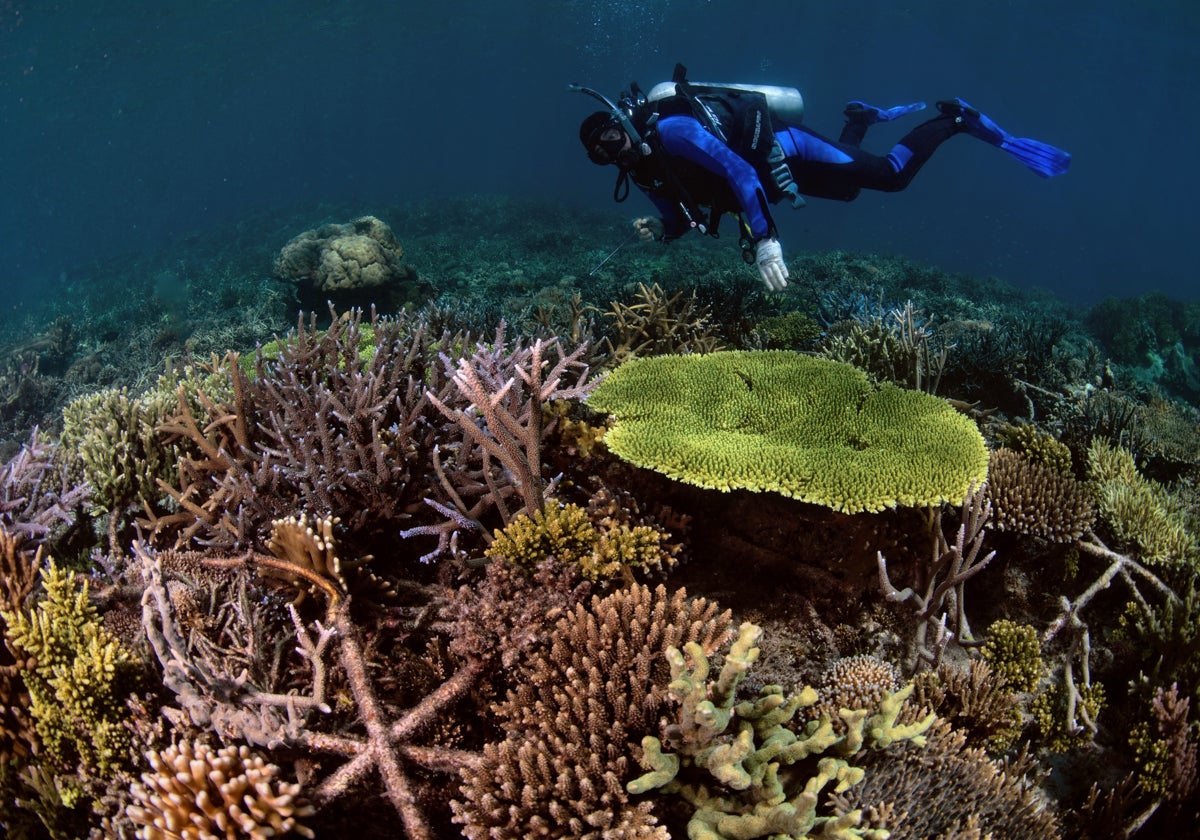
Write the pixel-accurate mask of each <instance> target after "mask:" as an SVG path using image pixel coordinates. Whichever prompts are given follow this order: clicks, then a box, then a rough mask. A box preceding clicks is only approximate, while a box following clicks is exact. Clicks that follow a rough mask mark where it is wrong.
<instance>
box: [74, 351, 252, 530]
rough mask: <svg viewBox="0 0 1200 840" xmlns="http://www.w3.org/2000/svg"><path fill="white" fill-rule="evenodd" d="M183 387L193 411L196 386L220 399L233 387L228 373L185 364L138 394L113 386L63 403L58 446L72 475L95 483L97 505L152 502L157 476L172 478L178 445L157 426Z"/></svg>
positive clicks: (157, 492)
mask: <svg viewBox="0 0 1200 840" xmlns="http://www.w3.org/2000/svg"><path fill="white" fill-rule="evenodd" d="M180 388H182V389H183V391H184V395H185V399H187V401H188V403H189V404H190V405H191V406H192V408H193V410H194V411H198V409H199V398H198V397H197V392H198V391H200V390H203V391H204V393H205V394H206V395H207V396H208V397H209V398H210V399H220V398H223V397H224V396H225V395H226V394H227V393H228V392H229V390H230V386H229V384H228V377H227V375H225V373H223V372H221V371H218V372H216V373H210V372H205V371H202V370H199V369H197V368H193V367H187V368H184V369H183V370H182V371H181V372H180V373H179V374H178V375H174V374H164V375H162V376H160V377H159V378H158V381H157V382H156V383H155V385H154V387H152V388H150V389H149V390H147V391H146V392H145V393H144V394H142V395H140V396H136V397H135V396H132V395H130V393H129V391H128V389H125V388H121V389H115V388H110V389H107V390H104V391H98V392H96V393H92V394H85V395H83V396H80V397H77V398H75V399H74V400H72V401H71V402H70V403H68V404H67V405H66V406H65V407H64V408H63V412H62V415H63V431H62V435H61V437H60V448H61V450H62V451H64V452H67V453H70V455H69V457H70V459H71V460H70V461H69V462H68V470H69V472H70V474H71V476H72V478H73V479H74V480H77V481H86V482H87V483H88V484H90V485H91V487H92V500H93V502H94V504H95V505H96V507H97V508H99V509H100V510H104V511H116V510H117V509H119V508H121V507H123V506H126V505H129V504H131V503H136V502H139V500H145V501H148V502H153V500H154V499H156V498H159V497H160V496H161V495H162V494H161V491H160V490H159V489H158V486H157V482H158V479H163V480H166V481H170V480H172V479H174V477H175V476H174V471H175V465H176V462H177V461H178V458H179V450H178V447H176V446H175V445H173V444H170V443H167V442H166V441H165V439H164V438H163V436H162V435H160V434H159V432H158V431H157V429H158V426H159V425H160V424H162V423H163V422H165V421H166V420H168V419H169V418H170V417H171V416H172V415H173V414H174V413H175V412H176V411H177V410H178V407H179V396H178V391H179V389H180ZM137 507H140V504H138V505H137Z"/></svg>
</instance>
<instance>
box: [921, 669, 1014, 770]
mask: <svg viewBox="0 0 1200 840" xmlns="http://www.w3.org/2000/svg"><path fill="white" fill-rule="evenodd" d="M913 683H914V685H915V686H916V692H915V693H914V695H913V705H914V706H915V707H916V708H919V709H932V710H933V712H934V713H935V714H936V715H937V716H938V718H940V719H941V720H944V721H946V722H948V723H949V724H950V725H951V726H953V727H954V728H955V729H957V730H959V731H961V732H963V733H964V734H966V735H967V737H968V739H969V740H971V741H972V742H974V743H985V744H987V749H988V752H989V753H992V754H998V753H999V754H1002V753H1004V752H1006V751H1007V750H1008V748H1009V747H1010V746H1011V744H1012V741H1013V739H1014V738H1016V736H1017V735H1019V734H1020V730H1021V711H1020V708H1019V707H1020V703H1021V701H1020V698H1019V697H1018V696H1017V694H1016V692H1014V691H1013V690H1012V689H1011V688H1009V687H1008V685H1007V684H1006V683H1005V681H1004V679H1003V678H1002V677H1001V676H1000V675H999V674H997V673H996V672H995V671H994V670H992V667H991V666H990V665H988V663H987V662H985V661H984V660H982V659H972V660H971V662H970V664H969V665H968V666H967V668H966V670H961V669H959V668H957V667H955V666H953V665H950V664H949V663H947V662H943V663H941V664H940V665H938V667H937V670H934V671H923V672H922V673H920V674H918V675H917V676H916V678H914V680H913Z"/></svg>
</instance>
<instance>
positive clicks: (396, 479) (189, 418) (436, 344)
mask: <svg viewBox="0 0 1200 840" xmlns="http://www.w3.org/2000/svg"><path fill="white" fill-rule="evenodd" d="M368 332H369V333H370V336H371V338H370V340H369V341H368V340H367V338H366V335H367V333H368ZM452 340H453V338H452V337H450V336H444V337H442V338H441V339H430V338H429V337H428V336H427V335H426V333H425V330H424V327H423V325H422V324H420V323H419V322H414V321H412V320H411V319H408V318H407V317H401V318H396V319H384V318H378V317H375V316H374V315H373V314H372V317H371V320H370V323H369V324H367V323H364V322H363V320H362V313H361V312H360V311H357V310H355V311H352V312H350V313H347V314H346V315H345V316H343V317H340V318H339V317H335V318H334V321H333V324H332V325H331V326H330V328H329V329H328V330H326V331H323V332H322V331H319V330H317V329H316V322H315V316H314V317H313V318H312V319H310V322H309V324H308V325H306V324H305V322H304V319H303V318H301V319H300V320H299V321H298V323H297V328H296V331H295V333H294V334H293V335H292V336H291V337H290V338H289V339H288V340H286V341H283V342H282V344H281V347H280V350H279V355H278V358H275V359H267V358H264V357H263V355H262V354H261V353H260V354H259V356H258V357H257V358H256V361H255V367H254V375H253V376H250V375H248V374H247V373H246V371H245V370H244V369H243V367H242V365H241V364H240V363H239V361H238V359H237V357H236V356H233V355H231V356H229V357H227V358H226V359H225V360H224V361H222V362H220V363H219V364H216V365H215V366H216V367H218V368H219V369H220V370H222V371H224V373H225V375H226V376H227V377H228V378H229V380H230V384H231V387H230V393H231V397H230V398H229V399H228V400H213V399H210V397H209V395H206V394H205V393H204V392H200V393H199V394H198V398H199V402H200V405H201V408H200V410H199V411H196V410H194V409H193V408H192V406H191V405H190V404H189V403H188V402H187V401H186V400H184V398H183V396H182V395H181V396H180V401H179V409H178V412H177V414H176V416H175V417H174V419H173V420H172V421H171V422H169V423H167V424H164V425H163V426H162V427H160V431H161V432H162V433H163V434H165V435H167V436H168V437H169V438H171V439H178V440H179V441H180V442H181V444H183V445H185V446H186V447H187V449H188V452H189V454H188V455H187V456H186V457H184V458H182V459H181V460H180V464H179V474H180V479H179V486H178V487H170V486H164V488H163V489H164V490H165V491H166V492H167V493H169V494H170V496H171V498H172V499H173V501H174V504H175V505H176V506H177V508H178V509H177V511H176V512H174V513H168V514H165V515H162V516H157V515H154V514H153V513H149V514H148V518H147V520H146V522H145V523H144V524H145V525H146V526H147V527H150V528H152V529H153V531H154V533H155V535H156V537H158V538H159V539H169V540H171V541H173V544H174V545H175V547H176V548H188V547H195V546H198V545H204V546H210V547H213V548H217V549H221V550H244V549H247V548H259V549H261V547H262V543H263V540H264V539H265V538H266V533H267V531H268V530H269V527H270V523H271V522H272V521H273V520H276V519H280V518H283V517H285V516H287V515H289V514H291V513H292V512H293V511H294V510H295V509H296V508H297V507H300V508H305V509H311V510H321V511H325V512H327V513H328V515H330V516H333V517H336V518H339V519H340V520H341V521H342V525H343V528H344V534H343V539H344V540H347V541H350V542H351V543H354V542H356V541H364V540H368V539H370V538H371V537H373V536H377V535H379V534H381V533H387V532H389V530H390V529H391V528H393V527H394V526H396V525H398V524H399V523H400V522H401V521H402V520H403V519H405V518H406V517H407V516H409V515H410V513H411V512H413V510H415V509H418V508H419V505H420V499H421V498H422V496H424V495H426V494H427V493H428V491H429V485H428V483H427V478H426V476H425V467H424V464H425V463H426V462H427V459H428V457H429V452H430V450H431V449H432V447H433V445H434V443H435V440H434V433H435V431H436V429H435V427H434V426H433V425H432V424H431V423H430V417H431V415H432V414H433V411H432V409H431V408H430V407H429V403H428V400H427V397H426V392H427V391H429V392H431V393H435V394H439V393H442V389H443V387H444V386H445V383H443V382H442V380H441V379H440V372H439V368H438V366H437V365H436V364H435V363H434V358H435V357H436V353H437V352H438V349H439V348H444V347H447V346H449V344H450V343H451V342H452Z"/></svg>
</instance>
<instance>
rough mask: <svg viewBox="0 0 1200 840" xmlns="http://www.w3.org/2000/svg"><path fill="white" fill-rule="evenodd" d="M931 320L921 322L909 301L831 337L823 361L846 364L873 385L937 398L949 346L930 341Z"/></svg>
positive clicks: (932, 333)
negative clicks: (892, 386)
mask: <svg viewBox="0 0 1200 840" xmlns="http://www.w3.org/2000/svg"><path fill="white" fill-rule="evenodd" d="M933 320H934V319H933V317H932V316H929V317H925V316H924V315H923V313H921V312H920V311H919V310H918V309H917V307H916V306H914V305H913V302H912V301H907V302H906V303H905V304H904V306H902V307H897V308H895V309H891V310H889V311H888V312H886V313H882V314H875V315H873V316H871V317H870V318H869V319H866V320H865V321H854V322H852V323H851V324H850V325H849V329H848V331H846V332H844V333H842V334H840V335H834V336H833V337H832V338H831V339H830V340H829V341H828V342H827V344H826V347H825V348H824V350H823V355H824V356H826V357H827V358H830V359H833V360H835V361H839V362H848V363H850V364H852V365H854V366H855V367H857V368H859V369H861V370H863V371H865V372H867V373H868V374H870V375H871V376H872V377H873V378H874V379H875V380H876V381H878V382H893V383H895V384H897V385H901V386H903V387H905V388H913V389H915V390H917V391H924V392H926V393H928V394H936V393H937V389H938V384H939V383H940V381H941V377H942V371H943V370H944V369H945V367H946V360H947V358H948V356H949V351H950V349H951V346H948V345H946V344H945V343H944V342H938V341H937V340H936V339H935V334H934V331H933Z"/></svg>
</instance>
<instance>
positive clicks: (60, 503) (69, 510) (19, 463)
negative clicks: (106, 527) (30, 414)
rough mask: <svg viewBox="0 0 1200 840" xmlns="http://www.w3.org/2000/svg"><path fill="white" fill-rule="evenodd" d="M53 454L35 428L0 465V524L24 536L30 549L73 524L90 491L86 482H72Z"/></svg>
mask: <svg viewBox="0 0 1200 840" xmlns="http://www.w3.org/2000/svg"><path fill="white" fill-rule="evenodd" d="M54 454H55V449H54V446H53V445H52V444H48V443H44V442H42V439H41V436H40V434H39V432H38V430H37V429H36V428H35V429H34V430H33V433H32V434H31V435H30V436H29V442H28V443H26V444H25V445H24V446H22V447H21V451H20V452H18V453H17V454H16V457H14V458H13V459H12V460H11V461H9V462H8V463H7V464H5V465H4V466H3V467H0V524H3V525H4V527H6V528H7V529H8V530H9V531H10V532H12V533H13V534H19V535H21V536H22V537H25V539H26V540H27V541H28V545H27V546H26V548H27V549H36V547H37V546H38V545H41V544H42V543H44V542H46V541H47V540H48V539H50V538H51V536H52V534H53V532H54V531H55V530H56V529H60V528H62V529H65V528H69V527H70V526H71V525H73V524H74V523H75V519H76V513H77V511H78V509H79V508H80V507H81V506H82V505H83V504H84V503H85V502H86V501H87V499H88V497H89V495H90V493H91V490H90V488H89V487H88V486H87V485H73V484H72V483H71V482H70V480H69V479H68V478H67V476H66V472H65V471H64V470H63V469H62V467H61V466H60V465H59V464H58V463H57V461H56V459H55V457H54Z"/></svg>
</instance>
